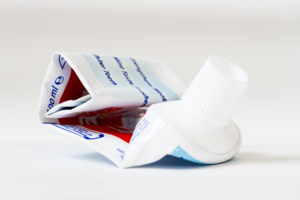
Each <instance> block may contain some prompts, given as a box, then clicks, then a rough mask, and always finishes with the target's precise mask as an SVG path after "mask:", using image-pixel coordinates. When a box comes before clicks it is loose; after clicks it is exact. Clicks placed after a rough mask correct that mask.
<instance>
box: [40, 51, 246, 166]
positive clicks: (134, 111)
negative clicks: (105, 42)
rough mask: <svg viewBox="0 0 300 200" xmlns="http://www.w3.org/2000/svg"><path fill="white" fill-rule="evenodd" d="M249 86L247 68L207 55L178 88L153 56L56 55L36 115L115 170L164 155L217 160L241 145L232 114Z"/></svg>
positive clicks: (207, 161)
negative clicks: (187, 81)
mask: <svg viewBox="0 0 300 200" xmlns="http://www.w3.org/2000/svg"><path fill="white" fill-rule="evenodd" d="M247 85H248V76H247V74H246V73H245V72H244V71H243V70H242V69H241V68H239V67H238V66H237V65H235V64H233V63H232V62H230V61H228V60H225V59H223V58H220V57H210V58H208V59H207V61H206V62H205V64H204V65H203V67H202V69H201V71H200V72H199V73H198V75H197V76H196V77H195V79H194V80H193V82H192V83H191V85H190V86H189V87H188V88H187V90H186V91H185V92H184V93H183V91H184V90H185V88H184V86H183V84H182V83H181V81H180V80H179V79H178V78H177V77H176V76H175V75H174V74H173V73H172V72H171V71H170V70H169V69H168V68H166V67H165V66H163V65H162V64H160V63H158V62H154V61H149V60H144V59H134V58H130V57H116V56H104V55H97V54H82V53H55V54H54V55H53V57H52V59H51V63H50V66H49V70H48V72H47V74H46V77H45V80H44V84H43V87H42V93H41V100H40V106H39V115H40V120H41V121H42V122H43V124H44V125H45V126H50V127H52V128H55V129H56V130H58V131H59V132H61V133H63V134H65V135H70V136H74V137H76V138H78V139H80V140H82V141H84V142H86V143H87V144H89V145H91V146H92V147H93V148H94V149H95V150H96V151H98V152H99V153H101V154H103V155H104V156H106V157H107V158H108V159H110V160H111V161H112V162H113V163H115V164H116V165H117V166H119V167H121V168H126V167H132V166H139V165H144V164H148V163H152V162H155V161H157V160H159V159H161V158H162V157H164V156H166V155H172V156H174V157H178V158H183V159H185V160H189V161H192V162H195V163H204V164H215V163H220V162H224V161H227V160H229V159H231V158H232V157H233V156H234V155H235V154H236V153H237V152H238V150H239V147H240V144H241V135H240V130H239V128H238V127H237V125H236V124H235V123H234V122H233V121H232V116H233V114H234V111H235V109H236V105H237V103H238V101H239V99H240V98H241V96H242V95H243V93H244V91H245V89H246V87H247ZM180 96H182V98H181V100H179V97H180ZM149 106H150V107H149ZM132 133H133V134H132Z"/></svg>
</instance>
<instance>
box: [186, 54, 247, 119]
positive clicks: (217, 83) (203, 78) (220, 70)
mask: <svg viewBox="0 0 300 200" xmlns="http://www.w3.org/2000/svg"><path fill="white" fill-rule="evenodd" d="M247 85H248V76H247V74H246V72H245V71H243V70H242V69H241V68H240V67H238V66H237V65H235V64H234V63H232V62H231V61H228V60H226V59H224V58H221V57H215V56H213V57H209V58H208V59H207V60H206V62H205V63H204V65H203V67H202V69H201V71H200V72H199V73H198V74H197V76H196V78H195V79H194V80H193V82H192V83H191V85H190V86H189V87H188V89H187V90H186V92H185V93H184V94H183V96H182V98H181V99H182V103H184V104H185V105H186V106H189V107H191V109H193V110H194V111H195V113H196V114H199V115H201V117H202V118H204V119H205V120H208V121H211V122H214V123H217V124H221V125H225V124H228V123H229V122H230V121H231V119H232V115H233V113H234V111H235V108H236V106H237V103H238V101H239V99H240V98H241V96H242V95H243V93H244V91H245V89H246V88H247Z"/></svg>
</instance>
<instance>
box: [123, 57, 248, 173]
mask: <svg viewBox="0 0 300 200" xmlns="http://www.w3.org/2000/svg"><path fill="white" fill-rule="evenodd" d="M247 85H248V76H247V74H246V73H245V72H244V71H243V70H242V69H241V68H239V67H238V66H237V65H235V64H233V63H232V62H230V61H227V60H225V59H223V58H220V57H210V58H208V59H207V61H206V62H205V64H204V66H203V68H202V69H201V71H200V72H199V74H198V75H197V76H196V78H195V79H194V80H193V82H192V83H191V85H190V86H189V87H188V89H187V90H186V92H185V93H184V94H183V96H182V99H181V100H178V101H172V102H166V103H159V104H155V105H152V106H150V108H149V109H148V110H147V112H146V114H145V116H144V117H143V118H142V119H141V121H140V122H139V123H138V124H137V126H136V128H135V130H134V133H133V136H132V138H131V140H130V143H129V146H128V148H127V150H126V154H125V157H124V162H123V165H122V167H131V166H138V165H143V164H147V163H151V162H155V161H157V160H159V159H161V158H162V157H164V156H165V155H167V154H169V155H173V156H175V157H180V158H183V159H186V160H189V161H192V162H196V163H205V164H215V163H220V162H224V161H227V160H229V159H231V158H232V157H233V156H234V155H235V154H236V153H237V152H238V150H239V147H240V144H241V135H240V130H239V128H238V127H237V125H236V124H235V123H234V122H233V121H232V115H233V113H234V110H235V108H236V105H237V103H238V101H239V99H240V97H241V96H242V95H243V93H244V91H245V89H246V87H247Z"/></svg>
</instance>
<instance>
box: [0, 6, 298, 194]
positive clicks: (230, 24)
mask: <svg viewBox="0 0 300 200" xmlns="http://www.w3.org/2000/svg"><path fill="white" fill-rule="evenodd" d="M57 50H59V51H76V52H98V53H104V54H113V55H128V56H135V57H141V58H150V59H156V60H161V61H162V62H164V63H165V64H167V65H168V66H169V67H170V68H171V69H173V70H174V72H175V73H176V74H177V75H179V76H180V77H181V79H182V80H183V81H184V82H185V83H186V84H188V83H190V81H191V80H192V78H193V77H194V76H195V74H196V73H197V72H198V71H199V69H200V68H201V65H202V63H203V62H204V61H205V59H206V58H207V57H208V56H210V55H218V56H223V57H226V58H228V59H231V60H233V61H234V62H236V63H237V64H239V65H240V66H242V67H243V68H244V69H245V70H246V71H247V72H248V74H249V76H250V80H251V82H250V87H249V90H248V92H247V94H246V95H245V98H244V99H243V102H242V103H241V105H240V109H239V110H238V112H237V113H236V115H235V121H236V122H237V123H238V124H239V126H240V128H241V130H242V132H243V145H242V147H241V151H240V153H239V154H238V155H237V157H236V158H235V159H234V160H232V161H230V162H227V163H224V164H220V165H214V166H198V165H194V164H191V163H187V162H183V161H179V160H176V159H173V158H170V157H169V158H166V159H164V160H162V161H160V162H158V163H155V164H152V165H148V166H145V167H139V168H133V169H126V170H122V169H118V168H116V167H115V166H114V165H113V164H112V163H111V162H110V161H108V160H107V159H106V158H104V157H103V156H102V155H100V154H97V153H96V152H95V151H94V150H92V149H91V148H89V147H88V146H85V144H82V143H80V142H79V141H77V140H74V139H73V138H69V137H64V136H61V135H59V134H56V133H55V132H54V131H52V130H48V129H45V128H44V127H43V126H41V125H40V123H39V121H38V117H37V105H38V98H39V92H40V86H41V83H42V79H43V76H44V74H45V71H46V69H47V65H48V63H49V60H50V56H51V54H52V52H54V51H57ZM0 76H1V78H0V91H1V93H0V94H1V96H0V97H1V104H0V113H1V115H0V125H1V127H0V199H121V198H122V199H300V127H299V123H300V3H299V0H252V1H251V0H249V1H237V0H230V1H217V0H210V1H196V0H181V1H159V0H154V1H150V0H149V1H137V0H129V1H121V0H119V1H93V0H87V1H71V0H65V1H59V0H54V1H37V0H36V1H35V0H31V1H21V0H18V1H9V0H2V1H0Z"/></svg>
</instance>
